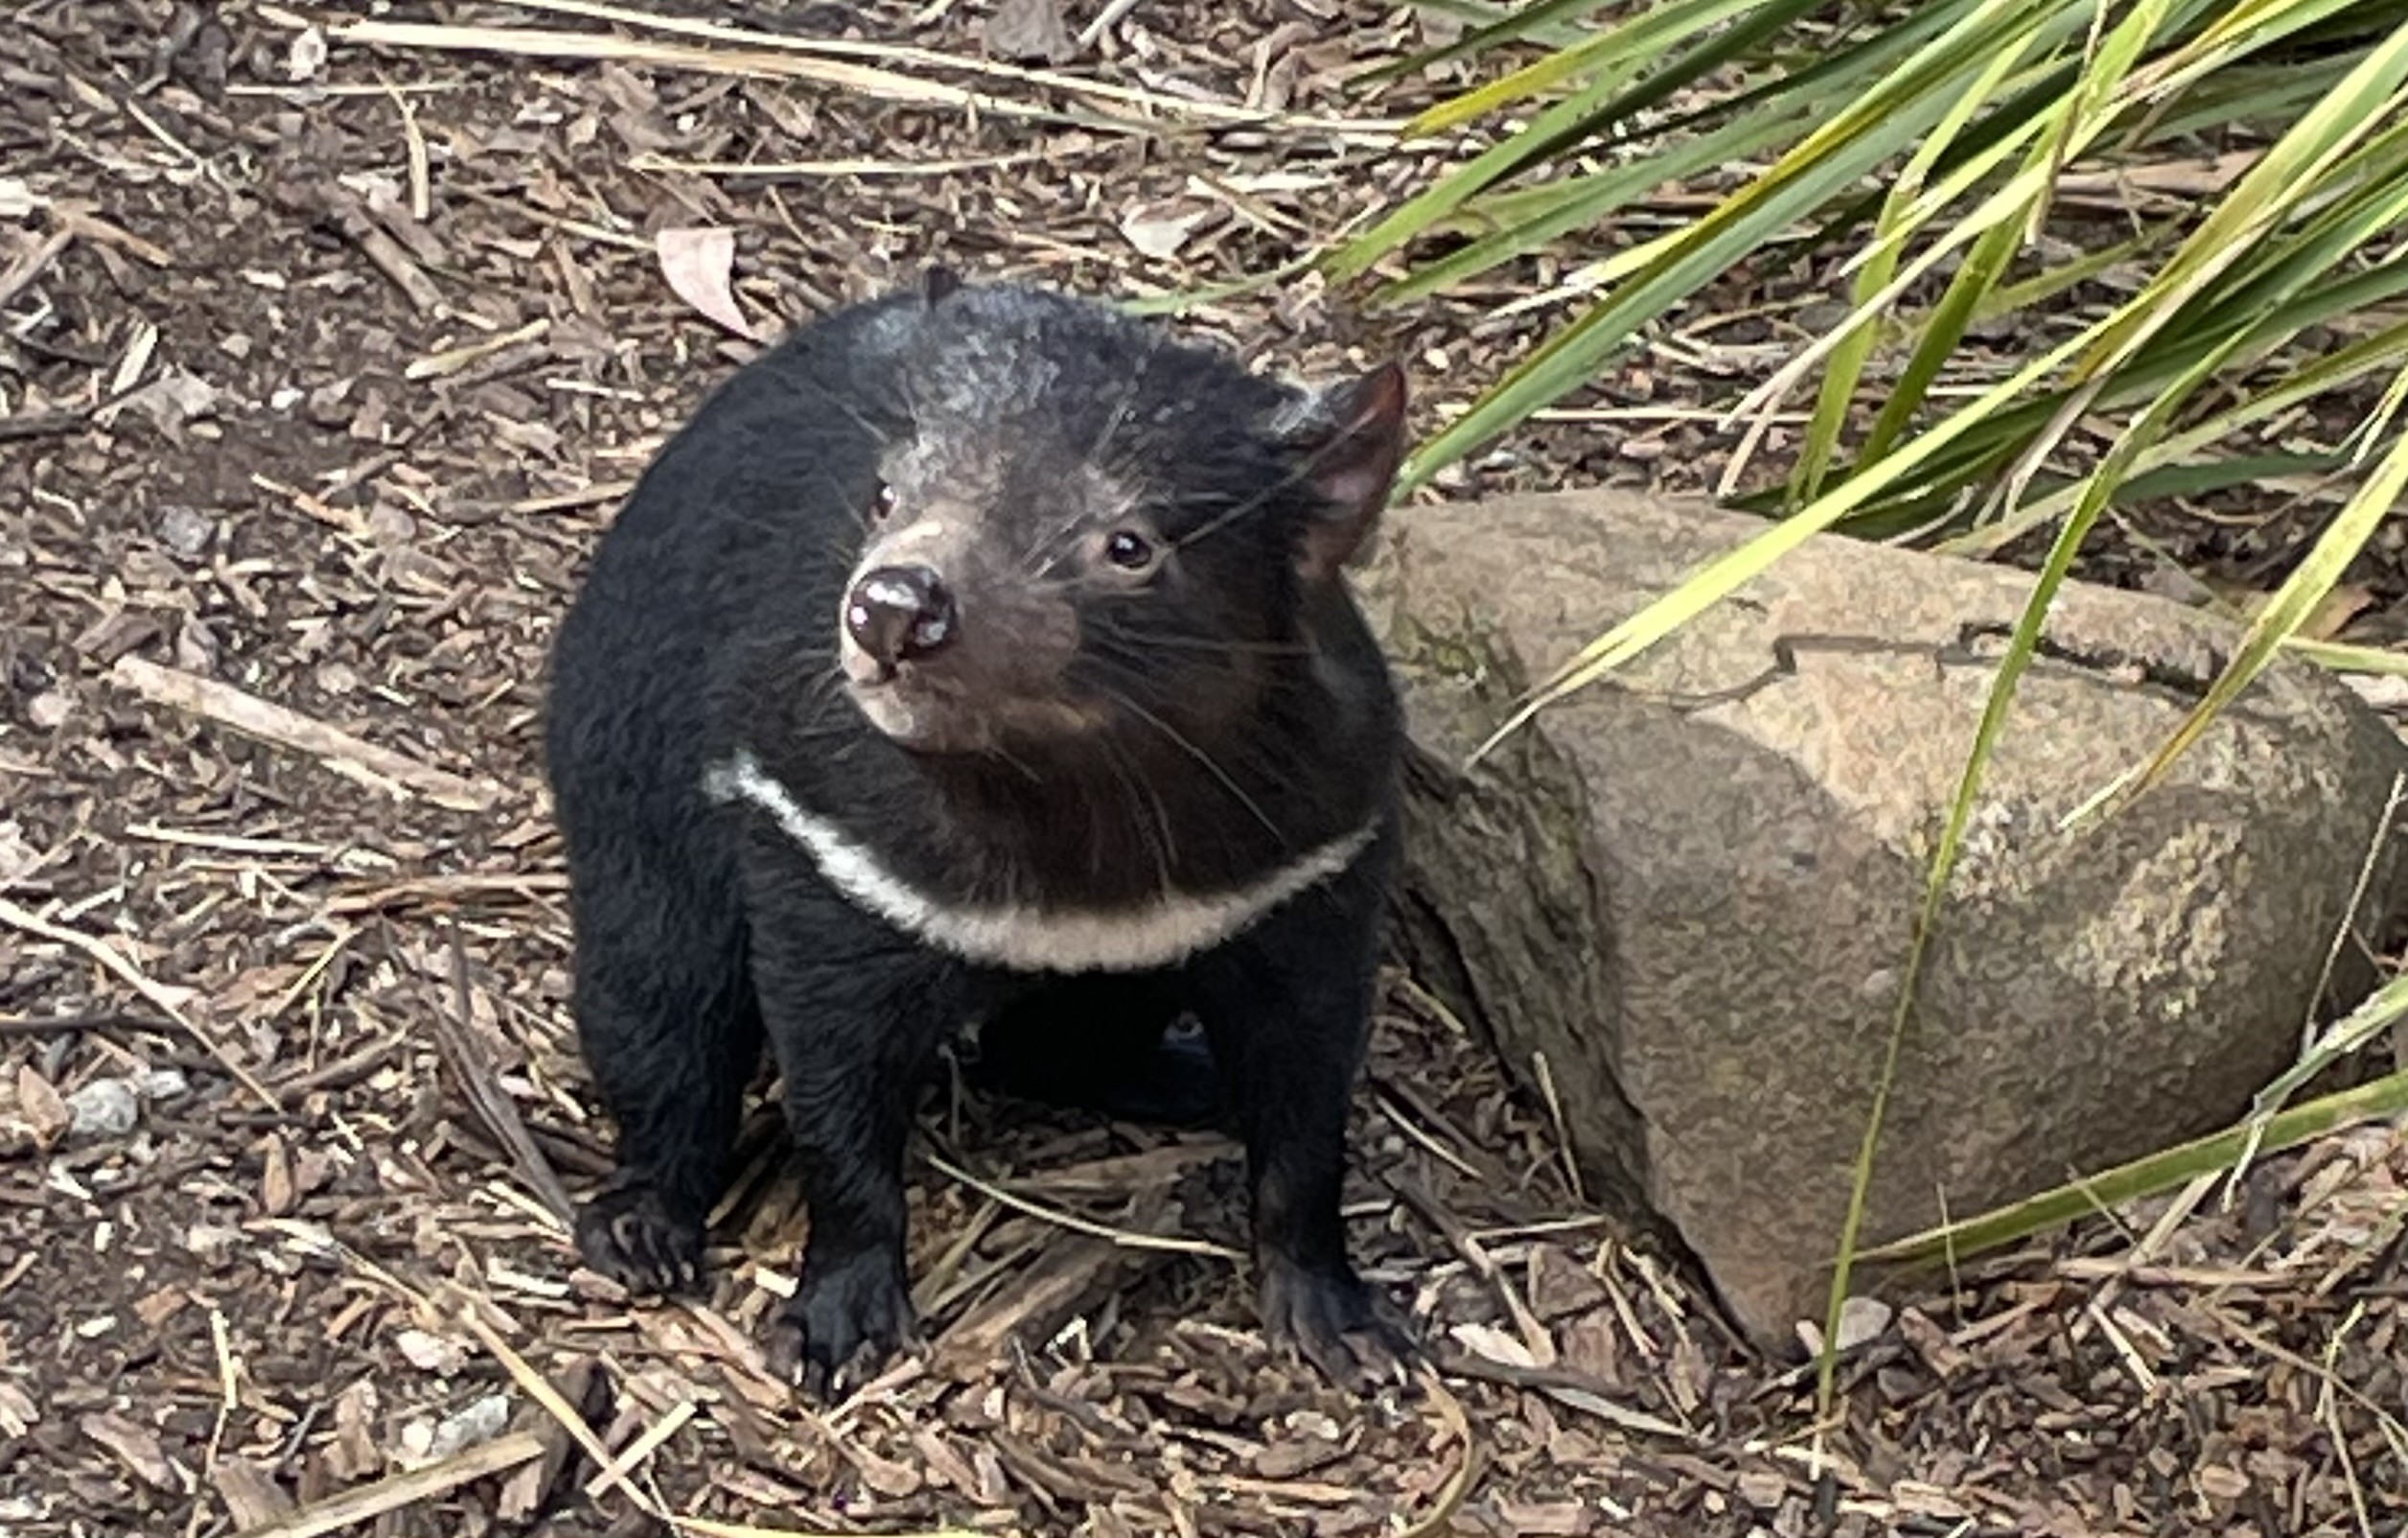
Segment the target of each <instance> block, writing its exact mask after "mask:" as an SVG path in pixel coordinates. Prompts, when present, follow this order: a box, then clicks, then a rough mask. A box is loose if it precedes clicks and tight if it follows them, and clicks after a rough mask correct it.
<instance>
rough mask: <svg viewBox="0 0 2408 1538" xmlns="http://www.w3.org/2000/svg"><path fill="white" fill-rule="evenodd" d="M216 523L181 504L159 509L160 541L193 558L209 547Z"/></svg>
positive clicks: (181, 554)
mask: <svg viewBox="0 0 2408 1538" xmlns="http://www.w3.org/2000/svg"><path fill="white" fill-rule="evenodd" d="M217 531H218V529H217V524H216V523H215V522H214V521H213V520H211V519H210V518H208V517H207V516H205V515H204V514H202V513H200V512H199V511H198V510H197V509H195V508H191V507H186V506H183V505H181V504H180V503H179V504H176V505H174V506H169V507H163V508H161V509H160V510H159V543H160V544H162V545H164V546H166V547H167V548H169V549H171V550H174V552H175V553H176V554H178V555H180V556H183V557H184V558H185V559H186V560H190V559H192V558H193V557H194V556H197V555H198V554H199V553H200V552H201V551H203V550H205V549H207V548H209V540H210V536H212V535H214V534H215V533H217Z"/></svg>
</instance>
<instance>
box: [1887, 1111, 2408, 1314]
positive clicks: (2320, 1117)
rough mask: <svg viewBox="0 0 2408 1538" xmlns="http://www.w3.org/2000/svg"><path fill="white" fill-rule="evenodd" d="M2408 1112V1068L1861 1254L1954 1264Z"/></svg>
mask: <svg viewBox="0 0 2408 1538" xmlns="http://www.w3.org/2000/svg"><path fill="white" fill-rule="evenodd" d="M2403 1112H2408V1071H2402V1072H2399V1073H2394V1074H2388V1075H2386V1076H2384V1077H2383V1078H2380V1079H2375V1080H2372V1081H2369V1082H2368V1083H2366V1084H2360V1085H2358V1086H2356V1087H2355V1088H2352V1089H2345V1090H2342V1091H2341V1092H2339V1093H2338V1094H2331V1095H2326V1096H2323V1097H2321V1098H2319V1099H2316V1100H2311V1101H2309V1102H2307V1103H2306V1104H2304V1105H2302V1106H2298V1107H2293V1108H2291V1109H2289V1110H2286V1111H2283V1112H2282V1113H2281V1114H2280V1115H2278V1116H2275V1117H2273V1118H2272V1119H2270V1120H2269V1121H2267V1122H2266V1123H2265V1124H2264V1126H2263V1127H2262V1129H2261V1128H2258V1127H2256V1126H2252V1125H2247V1124H2244V1125H2242V1126H2238V1127H2234V1128H2231V1129H2229V1130H2225V1131H2221V1132H2214V1133H2211V1134H2210V1135H2208V1136H2206V1137H2201V1138H2195V1139H2193V1140H2191V1141H2190V1142H2188V1143H2182V1144H2178V1145H2176V1146H2175V1147H2173V1148H2169V1149H2166V1150H2165V1151H2164V1152H2163V1153H2152V1154H2150V1155H2148V1156H2147V1157H2146V1158H2142V1159H2135V1160H2133V1161H2132V1162H2131V1163H2128V1164H2122V1165H2119V1166H2117V1167H2116V1168H2115V1169H2112V1170H2104V1171H2101V1172H2100V1173H2098V1174H2097V1175H2094V1176H2091V1177H2087V1178H2084V1179H2080V1180H2074V1181H2069V1182H2068V1183H2066V1184H2064V1185H2061V1186H2058V1187H2056V1188H2054V1189H2053V1190H2049V1191H2044V1192H2041V1193H2040V1194H2038V1195H2036V1196H2032V1197H2029V1198H2026V1200H2022V1201H2019V1202H2016V1203H2015V1204H2013V1205H2012V1206H2007V1207H2001V1208H1999V1209H1998V1210H1997V1211H1994V1212H1986V1213H1982V1214H1980V1215H1979V1216H1977V1217H1972V1218H1963V1219H1959V1220H1957V1221H1956V1222H1954V1223H1943V1224H1941V1225H1939V1226H1938V1227H1934V1228H1928V1229H1925V1230H1924V1231H1923V1232H1921V1233H1916V1234H1910V1235H1908V1236H1906V1237H1905V1238H1903V1239H1898V1240H1894V1241H1892V1242H1891V1243H1889V1244H1886V1245H1881V1246H1877V1247H1874V1248H1871V1249H1867V1250H1865V1251H1864V1253H1863V1255H1862V1256H1860V1257H1859V1258H1861V1259H1863V1260H1866V1261H1874V1262H1880V1263H1882V1264H1885V1265H1896V1266H1901V1267H1910V1266H1913V1267H1920V1266H1927V1265H1939V1264H1942V1263H1955V1262H1959V1261H1963V1260H1966V1259H1969V1258H1971V1257H1973V1256H1976V1255H1980V1254H1983V1253H1985V1252H1987V1251H1990V1250H1994V1249H1998V1248H2001V1247H2004V1246H2007V1245H2011V1244H2014V1243H2016V1242H2017V1241H2019V1240H2023V1239H2028V1238H2030V1237H2031V1236H2033V1235H2034V1234H2040V1233H2046V1232H2048V1231H2049V1230H2050V1229H2052V1228H2058V1227H2062V1226H2063V1225H2064V1224H2066V1223H2072V1222H2073V1221H2074V1220H2075V1219H2077V1218H2082V1217H2087V1216H2089V1215H2090V1214H2092V1213H2095V1212H2103V1211H2106V1210H2109V1209H2111V1208H2115V1207H2119V1206H2122V1205H2123V1204H2124V1203H2125V1202H2128V1201H2137V1200H2141V1199H2142V1198H2143V1197H2151V1196H2157V1195H2160V1194H2161V1193H2164V1192H2167V1191H2173V1190H2178V1189H2180V1188H2181V1187H2183V1186H2185V1185H2188V1184H2189V1183H2190V1182H2191V1181H2193V1180H2196V1179H2198V1178H2199V1177H2202V1176H2206V1175H2213V1174H2217V1173H2219V1172H2222V1171H2225V1170H2230V1169H2232V1168H2233V1167H2234V1165H2236V1164H2237V1163H2238V1162H2239V1161H2240V1160H2241V1159H2242V1158H2243V1157H2245V1156H2246V1155H2247V1154H2248V1153H2249V1152H2250V1150H2251V1149H2253V1148H2257V1147H2263V1148H2266V1149H2270V1150H2276V1151H2280V1150H2282V1149H2287V1148H2297V1147H2299V1146H2300V1145H2301V1144H2303V1143H2306V1142H2310V1141H2312V1140H2314V1139H2316V1138H2319V1137H2326V1136H2329V1135H2330V1134H2332V1133H2334V1132H2338V1131H2342V1130H2346V1129H2349V1128H2351V1127H2360V1126H2364V1125H2365V1124H2367V1123H2369V1122H2373V1121H2380V1120H2384V1119H2387V1118H2390V1117H2394V1116H2397V1115H2400V1114H2402V1113H2403Z"/></svg>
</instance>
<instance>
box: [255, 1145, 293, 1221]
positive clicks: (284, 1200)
mask: <svg viewBox="0 0 2408 1538" xmlns="http://www.w3.org/2000/svg"><path fill="white" fill-rule="evenodd" d="M259 1152H260V1159H261V1162H262V1163H263V1164H265V1165H266V1168H265V1169H264V1170H263V1171H262V1172H261V1175H260V1181H259V1191H260V1195H259V1200H260V1205H261V1206H262V1207H264V1208H266V1211H267V1215H268V1216H269V1217H271V1218H283V1217H288V1216H289V1215H290V1214H291V1212H292V1200H293V1192H292V1155H291V1153H290V1152H289V1151H288V1150H287V1149H286V1147H285V1140H284V1139H283V1138H281V1137H278V1136H277V1135H276V1134H275V1133H273V1132H270V1133H268V1134H267V1135H266V1137H264V1138H261V1139H260V1150H259Z"/></svg>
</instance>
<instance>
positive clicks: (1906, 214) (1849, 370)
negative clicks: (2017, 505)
mask: <svg viewBox="0 0 2408 1538" xmlns="http://www.w3.org/2000/svg"><path fill="white" fill-rule="evenodd" d="M2031 41H2032V39H2031V35H2030V34H2029V33H2025V34H2022V35H2015V36H2011V37H2002V38H2000V39H1999V47H1998V50H1997V52H1996V54H1995V55H1994V56H1993V57H1992V58H1991V60H1990V62H1989V64H1988V65H1987V66H1985V67H1984V69H1983V70H1982V72H1981V74H1980V76H1978V77H1976V79H1975V80H1974V82H1973V83H1972V84H1971V85H1970V86H1968V87H1967V88H1966V90H1965V91H1964V93H1963V94H1962V96H1961V97H1960V98H1959V99H1958V101H1957V105H1954V106H1953V107H1951V108H1950V109H1949V110H1948V112H1947V113H1946V114H1945V115H1944V116H1942V118H1941V119H1940V121H1939V122H1938V123H1936V124H1934V125H1933V128H1932V131H1931V133H1930V134H1929V135H1927V136H1926V137H1925V139H1924V142H1923V144H1922V145H1921V146H1920V147H1919V148H1917V149H1916V151H1915V152H1914V154H1913V155H1912V156H1911V157H1910V159H1909V160H1908V162H1907V164H1906V167H1905V169H1904V170H1903V171H1901V172H1900V173H1899V175H1898V179H1897V181H1896V182H1895V183H1894V184H1893V185H1892V186H1891V187H1890V190H1889V194H1888V196H1887V198H1884V199H1883V201H1882V212H1881V215H1880V217H1879V218H1878V219H1877V220H1876V221H1875V224H1874V234H1875V238H1876V244H1875V255H1874V257H1873V259H1872V260H1871V261H1868V262H1866V263H1865V264H1864V266H1863V267H1862V268H1859V269H1858V271H1857V275H1856V285H1855V289H1854V295H1855V299H1856V307H1857V309H1858V310H1859V311H1860V312H1870V311H1872V310H1873V309H1874V308H1875V306H1876V305H1878V304H1879V303H1880V302H1881V299H1882V291H1883V290H1885V289H1886V288H1887V287H1888V286H1889V283H1890V280H1891V279H1892V278H1894V277H1895V276H1896V275H1897V268H1898V260H1897V253H1898V249H1899V245H1900V244H1901V242H1902V241H1903V238H1904V236H1905V235H1906V233H1907V230H1908V228H1909V227H1910V211H1912V210H1913V209H1914V208H1915V205H1916V204H1917V203H1918V202H1919V201H1920V198H1921V195H1922V193H1923V191H1924V188H1925V185H1926V182H1927V179H1928V177H1929V176H1930V175H1931V170H1932V166H1933V163H1934V162H1935V161H1937V160H1938V159H1939V158H1940V156H1941V155H1943V154H1944V153H1946V152H1947V151H1948V150H1949V148H1950V147H1951V146H1952V145H1954V144H1955V143H1956V141H1957V137H1958V135H1960V134H1961V133H1962V132H1963V131H1964V129H1965V126H1966V125H1967V124H1968V123H1969V122H1970V121H1971V120H1972V118H1973V116H1974V114H1975V113H1976V112H1978V111H1979V110H1980V108H1981V107H1982V106H1983V105H1985V104H1986V103H1987V102H1988V101H1989V100H1990V98H1991V96H1992V94H1993V93H1994V92H1995V91H1997V89H1998V88H1999V86H2000V85H2001V84H2002V83H2003V82H2004V81H2005V80H2006V78H2007V77H2008V76H2009V75H2011V74H2013V73H2014V72H2015V70H2016V69H2017V68H2018V67H2019V66H2020V65H2021V64H2022V62H2023V60H2024V58H2025V55H2026V50H2027V49H2029V47H2030V46H2031ZM1868 318H1869V316H1868ZM1872 350H1873V327H1872V326H1871V325H1870V324H1859V325H1856V326H1853V327H1850V328H1848V329H1847V330H1846V332H1845V335H1844V337H1843V338H1842V339H1841V342H1840V344H1839V346H1837V347H1836V348H1834V349H1833V350H1832V353H1831V361H1830V363H1829V365H1828V366H1827V367H1826V368H1825V369H1824V371H1823V379H1822V388H1821V390H1820V391H1819V393H1818V397H1817V399H1816V403H1815V411H1814V415H1813V417H1812V418H1811V419H1810V420H1809V421H1808V422H1807V424H1806V432H1805V441H1804V443H1803V444H1802V446H1801V448H1800V451H1799V458H1798V464H1797V469H1796V471H1795V473H1794V481H1793V483H1794V486H1795V487H1796V490H1797V495H1798V497H1799V498H1800V499H1801V500H1803V501H1812V500H1813V499H1814V496H1815V494H1816V493H1817V492H1818V491H1820V490H1821V489H1822V481H1823V475H1824V473H1825V472H1826V471H1827V470H1829V468H1830V466H1831V458H1832V455H1833V454H1834V453H1836V452H1837V450H1838V448H1839V443H1840V434H1841V432H1842V431H1845V430H1846V427H1847V421H1848V408H1849V407H1850V406H1851V405H1852V404H1854V402H1855V400H1856V392H1857V385H1858V384H1859V383H1861V382H1862V380H1863V379H1864V363H1865V360H1866V359H1867V358H1869V357H1870V356H1871V354H1872Z"/></svg>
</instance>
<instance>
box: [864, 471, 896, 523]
mask: <svg viewBox="0 0 2408 1538" xmlns="http://www.w3.org/2000/svg"><path fill="white" fill-rule="evenodd" d="M893 512H894V488H893V487H892V486H890V485H888V484H887V483H886V482H885V481H883V480H881V481H879V482H878V489H877V490H876V491H874V492H871V493H870V494H869V518H870V521H871V522H872V523H878V524H883V523H885V522H886V521H887V519H888V518H890V517H891V516H892V515H893Z"/></svg>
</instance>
